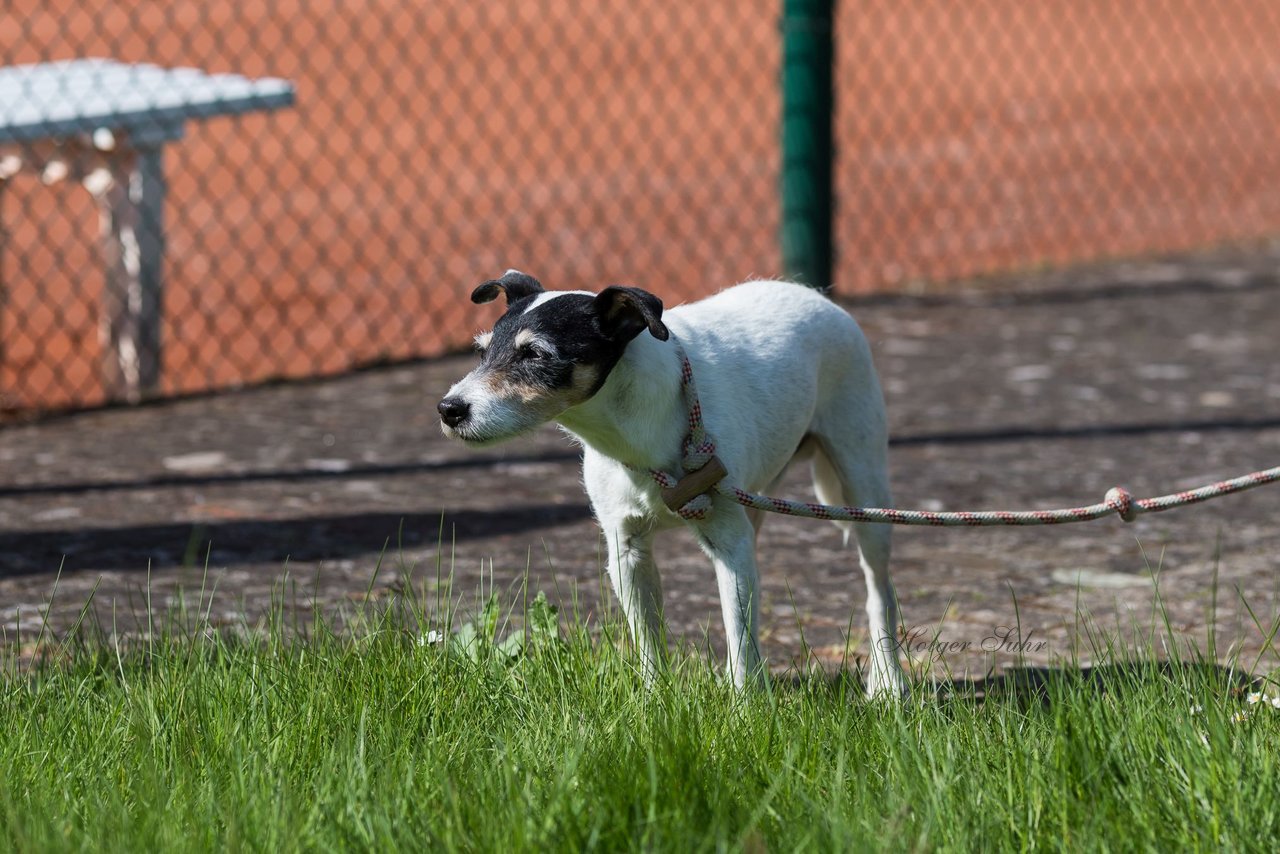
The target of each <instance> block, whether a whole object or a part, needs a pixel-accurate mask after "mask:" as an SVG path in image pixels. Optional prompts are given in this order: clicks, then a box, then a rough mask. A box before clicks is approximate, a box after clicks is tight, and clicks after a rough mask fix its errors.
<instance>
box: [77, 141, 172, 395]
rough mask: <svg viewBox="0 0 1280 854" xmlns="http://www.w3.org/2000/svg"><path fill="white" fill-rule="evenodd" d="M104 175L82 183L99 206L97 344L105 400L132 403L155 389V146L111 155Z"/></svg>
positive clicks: (158, 184) (159, 183) (159, 208)
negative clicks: (101, 280) (101, 283)
mask: <svg viewBox="0 0 1280 854" xmlns="http://www.w3.org/2000/svg"><path fill="white" fill-rule="evenodd" d="M107 171H108V173H109V174H108V175H105V176H102V177H103V180H98V181H94V182H88V183H87V186H89V190H90V192H91V193H92V194H93V197H94V199H96V200H97V202H98V220H99V233H100V237H101V241H102V254H103V260H104V261H105V268H106V282H105V289H104V291H103V304H102V314H101V320H100V322H99V327H98V339H99V342H100V344H101V348H102V379H103V385H104V386H105V387H106V393H107V398H108V399H109V400H125V401H129V402H135V401H138V400H140V399H142V398H143V397H145V396H147V395H148V394H151V393H153V392H155V391H156V390H157V388H158V386H159V384H160V365H161V361H160V319H161V310H162V295H163V281H162V276H163V272H164V271H163V269H162V268H163V264H164V193H165V185H164V169H163V161H162V159H161V148H160V146H156V147H154V148H139V149H138V150H136V151H134V152H130V153H128V154H124V153H122V154H120V155H117V156H113V157H111V158H110V163H109V166H108V168H107Z"/></svg>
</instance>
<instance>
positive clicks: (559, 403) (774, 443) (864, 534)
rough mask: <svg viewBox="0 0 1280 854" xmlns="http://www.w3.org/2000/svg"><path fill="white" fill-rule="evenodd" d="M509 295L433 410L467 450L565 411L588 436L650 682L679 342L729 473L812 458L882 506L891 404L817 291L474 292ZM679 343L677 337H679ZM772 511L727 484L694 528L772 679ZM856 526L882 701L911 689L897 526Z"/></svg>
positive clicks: (734, 630) (828, 477)
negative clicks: (902, 660)
mask: <svg viewBox="0 0 1280 854" xmlns="http://www.w3.org/2000/svg"><path fill="white" fill-rule="evenodd" d="M499 294H504V295H505V296H506V299H507V311H506V313H505V314H504V315H503V316H502V317H501V318H500V319H499V320H498V323H497V325H496V326H494V328H493V331H492V332H486V333H484V334H482V335H479V336H477V338H476V346H477V348H478V349H479V350H480V352H481V354H482V356H481V360H480V365H479V367H477V368H476V369H475V370H473V371H472V372H471V373H469V374H467V376H466V377H464V378H463V379H462V380H461V381H460V382H458V383H457V384H455V385H454V386H453V387H452V388H451V389H449V393H448V394H447V395H446V396H445V398H444V399H443V400H442V401H441V402H440V405H439V407H438V409H439V412H440V419H441V424H442V429H443V430H444V433H445V435H446V436H450V437H453V438H457V439H461V440H462V441H464V442H466V443H468V444H470V445H477V446H479V445H487V444H490V443H493V442H499V441H502V440H504V439H509V438H511V437H512V436H515V435H517V434H520V433H523V432H526V431H528V430H530V429H532V428H534V427H536V426H538V425H540V424H544V423H546V422H548V421H555V422H556V423H558V424H559V425H560V426H561V427H562V428H563V429H564V430H566V431H567V432H568V433H569V434H571V435H572V436H573V437H575V438H576V439H577V440H578V441H579V442H581V444H582V446H583V449H584V450H583V479H584V481H585V482H586V488H587V494H588V496H589V497H590V499H591V505H592V508H593V509H594V511H595V515H596V518H597V519H598V520H599V522H600V526H601V528H602V529H603V531H604V534H605V538H606V539H607V541H608V552H609V577H610V579H611V580H612V582H613V587H614V591H615V592H616V593H617V596H618V599H619V601H620V602H621V605H622V609H623V611H624V613H625V614H626V617H627V621H628V623H629V624H630V627H631V631H632V634H633V636H634V639H635V642H636V645H637V646H638V647H639V650H640V652H641V655H642V656H643V661H644V666H645V670H646V673H647V674H648V675H650V676H652V675H653V674H654V673H655V672H656V670H657V668H658V667H659V666H660V664H661V662H662V660H663V658H664V655H665V645H664V637H665V635H664V626H663V617H662V586H661V582H660V580H659V577H658V570H657V567H656V566H655V564H654V560H653V536H654V533H655V532H656V531H659V530H662V529H667V528H673V527H677V526H679V525H680V524H682V523H683V521H684V520H682V519H681V518H680V517H679V516H677V515H676V514H674V513H673V512H671V511H670V510H668V509H667V507H666V506H665V505H664V504H663V502H662V500H661V498H660V496H659V490H658V487H657V486H656V485H655V483H654V482H653V480H652V479H651V477H650V475H649V474H648V470H649V469H651V468H652V469H661V470H663V471H668V472H679V471H680V470H681V469H680V458H681V454H682V449H683V441H684V438H685V434H686V433H687V432H688V420H687V412H686V406H685V401H684V398H683V396H682V384H681V361H680V355H679V352H680V348H683V351H684V352H685V354H687V356H688V359H689V361H690V363H691V365H692V367H693V373H694V376H695V378H696V382H697V386H698V393H699V395H700V399H701V404H702V411H703V423H704V424H705V426H706V430H707V433H708V435H709V436H710V437H711V438H712V439H713V440H714V441H715V442H716V445H717V456H718V457H719V458H720V460H721V461H723V463H724V464H725V467H726V468H727V469H728V472H729V474H728V477H727V482H728V483H730V484H733V485H735V486H739V487H741V488H743V489H746V490H750V491H753V492H761V491H763V492H768V491H769V490H771V489H772V488H774V487H775V486H776V485H777V483H778V481H779V480H780V479H781V478H782V475H783V472H784V471H785V470H786V468H787V465H788V464H789V463H790V462H792V461H793V460H796V459H808V460H810V461H811V464H812V467H813V484H814V489H815V491H816V492H817V495H818V499H819V500H820V501H822V502H824V503H828V504H859V505H864V506H875V507H889V506H891V498H890V494H889V482H888V472H887V459H886V457H887V445H888V437H887V428H886V423H885V412H884V399H883V396H882V395H881V392H880V383H879V381H878V379H877V378H876V372H875V368H874V367H873V365H872V362H871V353H870V349H869V347H868V345H867V341H866V338H865V337H864V336H863V334H862V331H861V330H860V329H859V328H858V325H857V323H855V322H854V320H853V318H851V317H850V316H849V315H848V314H847V313H846V312H845V311H843V310H842V309H841V308H839V307H838V306H837V305H835V304H834V303H832V302H831V301H830V300H828V299H827V298H826V297H824V296H822V295H821V294H819V293H818V292H816V291H814V290H812V289H810V288H806V287H803V286H801V285H796V284H790V283H787V282H774V281H754V282H748V283H746V284H742V285H738V286H737V287H733V288H729V289H728V290H725V291H722V292H721V293H719V294H716V295H715V296H713V297H710V298H708V299H704V300H702V301H700V302H695V303H693V304H691V305H682V306H679V307H677V308H673V309H672V310H670V311H669V312H667V313H666V314H665V315H664V314H663V310H662V302H661V300H659V299H658V298H657V297H656V296H654V295H653V294H650V293H648V292H646V291H643V290H640V289H639V288H630V287H616V286H615V287H608V288H605V289H604V290H603V291H601V292H600V293H598V294H593V293H589V292H586V291H546V290H544V289H543V288H542V285H540V284H539V283H538V281H537V280H536V279H534V278H533V277H532V276H528V275H526V274H524V273H521V272H519V271H516V270H509V271H508V272H507V273H506V274H505V275H503V276H502V277H501V278H500V279H495V280H492V281H488V282H485V283H483V284H481V285H480V286H479V287H477V288H476V289H475V291H474V292H473V293H472V294H471V299H472V301H473V302H476V303H485V302H489V301H491V300H493V299H496V298H497V297H498V295H499ZM677 342H678V343H677ZM762 516H763V513H761V512H759V511H755V510H747V509H745V508H744V507H742V506H741V505H740V504H737V503H735V502H734V501H732V500H731V499H729V498H726V497H725V496H723V495H720V494H713V503H712V507H711V510H710V512H709V513H707V514H706V518H705V519H700V520H692V521H690V522H688V524H690V525H691V526H692V529H693V531H694V534H695V536H696V538H697V540H698V542H699V543H700V544H701V546H702V548H703V550H704V551H705V552H706V553H707V555H708V557H710V558H711V562H712V564H713V565H714V567H715V573H716V582H717V584H718V586H719V593H720V603H721V609H722V611H723V614H724V626H725V633H726V636H727V641H728V648H729V662H728V666H729V671H730V673H731V674H732V676H733V680H734V682H735V684H737V685H739V686H742V685H744V684H746V683H747V682H748V681H749V680H763V679H764V678H765V670H764V664H763V661H762V659H761V655H760V649H759V645H758V642H757V631H756V624H757V618H758V615H759V609H760V596H759V583H758V574H757V569H756V556H755V539H756V537H755V534H756V531H757V530H759V527H760V524H761V522H762V521H763V519H762ZM836 524H837V525H839V526H840V527H841V528H842V529H843V531H844V536H845V541H846V543H847V542H848V540H849V534H850V532H851V530H852V529H853V528H854V527H856V528H857V543H858V549H859V552H860V557H861V564H862V572H863V574H864V576H865V578H866V583H867V614H868V616H869V617H870V629H871V632H870V652H871V661H870V672H869V673H868V679H867V691H868V693H869V694H871V695H892V696H900V695H901V694H902V693H903V692H904V690H905V687H906V685H905V681H904V679H903V676H902V671H901V667H900V665H899V662H898V657H897V645H896V642H895V639H894V632H895V631H896V628H897V624H898V611H897V602H896V598H895V596H894V590H893V585H892V583H891V582H890V580H889V541H890V529H889V526H887V525H881V524H857V525H853V524H850V523H847V522H844V523H841V522H837V523H836Z"/></svg>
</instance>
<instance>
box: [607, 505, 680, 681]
mask: <svg viewBox="0 0 1280 854" xmlns="http://www.w3.org/2000/svg"><path fill="white" fill-rule="evenodd" d="M601 527H602V529H603V531H604V535H605V539H607V540H608V541H609V544H608V548H609V580H610V581H612V582H613V592H614V593H615V594H616V595H617V597H618V602H619V603H621V605H622V612H623V614H625V615H626V618H627V625H628V626H630V628H631V638H632V640H633V641H635V645H636V648H637V649H638V650H639V651H640V656H641V661H642V662H643V666H644V678H645V681H646V682H652V681H653V679H654V677H656V676H657V674H658V671H659V670H660V669H661V667H662V663H663V661H664V659H665V655H666V630H665V627H664V623H663V618H662V579H661V578H660V577H659V575H658V567H657V564H655V563H654V560H653V526H652V523H651V522H646V521H645V520H640V519H624V520H621V521H619V522H616V523H607V522H605V521H604V520H601Z"/></svg>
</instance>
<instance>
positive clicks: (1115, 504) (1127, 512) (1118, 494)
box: [1102, 486, 1138, 522]
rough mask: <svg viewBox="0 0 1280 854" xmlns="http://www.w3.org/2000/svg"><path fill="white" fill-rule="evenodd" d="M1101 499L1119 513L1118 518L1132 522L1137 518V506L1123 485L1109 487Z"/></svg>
mask: <svg viewBox="0 0 1280 854" xmlns="http://www.w3.org/2000/svg"><path fill="white" fill-rule="evenodd" d="M1102 500H1103V501H1104V502H1106V505H1107V506H1108V507H1110V508H1111V509H1112V510H1115V511H1116V512H1117V513H1119V514H1120V518H1121V519H1123V520H1125V521H1126V522H1132V521H1133V520H1134V519H1137V518H1138V508H1137V507H1135V506H1134V504H1133V496H1132V495H1130V494H1129V490H1127V489H1125V488H1124V487H1123V486H1113V487H1111V488H1110V489H1108V490H1107V494H1106V496H1105V497H1103V499H1102Z"/></svg>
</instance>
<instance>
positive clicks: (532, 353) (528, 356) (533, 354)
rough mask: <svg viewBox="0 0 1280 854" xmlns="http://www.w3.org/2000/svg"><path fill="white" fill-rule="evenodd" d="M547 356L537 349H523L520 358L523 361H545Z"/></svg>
mask: <svg viewBox="0 0 1280 854" xmlns="http://www.w3.org/2000/svg"><path fill="white" fill-rule="evenodd" d="M546 357H547V354H546V353H544V352H542V351H541V350H539V349H538V348H537V347H521V348H520V358H521V359H523V360H537V359H545V358H546Z"/></svg>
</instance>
